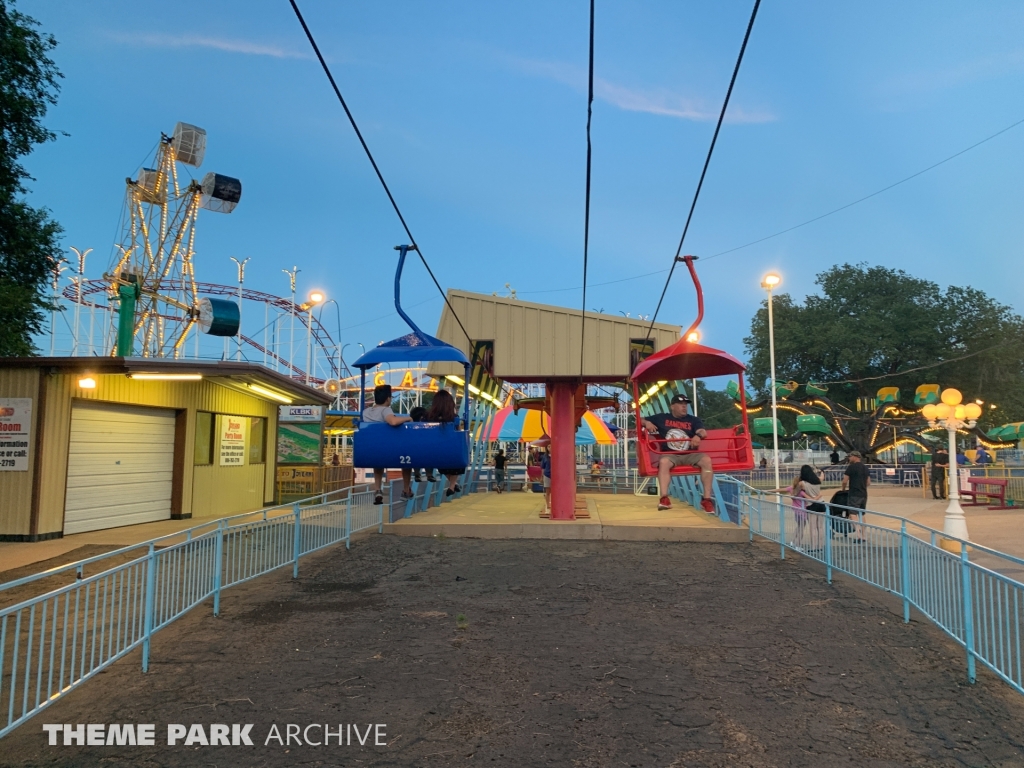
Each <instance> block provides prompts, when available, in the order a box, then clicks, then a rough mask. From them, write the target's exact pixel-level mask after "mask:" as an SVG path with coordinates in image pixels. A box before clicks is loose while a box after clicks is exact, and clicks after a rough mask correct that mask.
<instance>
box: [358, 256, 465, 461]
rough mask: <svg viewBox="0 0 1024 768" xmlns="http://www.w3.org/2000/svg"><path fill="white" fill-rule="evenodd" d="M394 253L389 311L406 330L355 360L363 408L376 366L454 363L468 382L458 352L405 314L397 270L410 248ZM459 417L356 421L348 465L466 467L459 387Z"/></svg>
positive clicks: (463, 359)
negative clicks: (392, 298) (395, 263)
mask: <svg viewBox="0 0 1024 768" xmlns="http://www.w3.org/2000/svg"><path fill="white" fill-rule="evenodd" d="M395 250H397V251H399V257H398V268H397V269H396V271H395V309H397V310H398V314H399V315H400V316H401V318H402V319H403V320H405V322H406V324H408V326H409V327H410V328H411V329H412V333H407V334H406V335H405V336H401V337H399V338H397V339H392V340H391V341H384V342H381V343H380V344H379V345H378V346H376V347H374V348H373V349H371V350H369V351H368V352H366V353H365V354H363V356H362V357H360V358H359V359H358V360H356V362H355V366H356V367H357V368H359V370H360V374H361V376H360V404H359V413H360V417H361V416H362V413H363V411H365V410H366V371H367V370H368V369H370V368H375V367H376V366H378V365H381V364H391V363H404V362H409V361H418V362H447V363H458V364H460V365H462V367H463V371H464V373H463V375H464V377H465V378H464V379H463V381H466V382H468V381H469V378H470V377H469V369H470V366H469V360H468V359H467V358H466V355H465V354H464V353H463V352H462V350H460V349H458V348H457V347H453V346H452V345H451V344H446V343H445V342H443V341H441V340H440V339H437V338H434V337H433V336H430V335H428V334H426V333H424V332H423V331H421V330H420V329H419V328H418V327H417V326H416V324H415V323H414V322H413V321H412V319H411V318H410V317H409V316H408V315H407V314H405V312H404V310H403V309H402V302H401V281H402V268H403V267H404V265H405V256H406V253H407V252H408V251H409V250H410V246H407V245H400V246H396V247H395ZM462 401H463V413H462V418H461V420H460V419H458V418H457V419H456V420H455V421H454V422H449V423H446V424H439V423H437V422H423V421H417V422H406V423H404V424H399V425H398V426H391V425H390V424H380V423H371V424H367V423H361V424H360V425H359V428H358V429H357V430H356V431H355V433H354V434H353V435H352V465H353V466H355V467H359V468H360V469H378V468H384V469H402V468H406V467H408V468H411V469H412V468H425V469H462V468H463V467H466V466H468V465H469V431H468V430H466V429H460V427H461V426H464V425H466V424H468V423H469V395H468V393H467V392H466V390H465V389H463V398H462Z"/></svg>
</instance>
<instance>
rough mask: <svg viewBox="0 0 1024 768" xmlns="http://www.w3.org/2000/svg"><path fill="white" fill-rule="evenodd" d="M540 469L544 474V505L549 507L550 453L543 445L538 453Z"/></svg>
mask: <svg viewBox="0 0 1024 768" xmlns="http://www.w3.org/2000/svg"><path fill="white" fill-rule="evenodd" d="M540 470H541V472H542V473H543V474H544V507H545V508H546V509H549V510H550V509H551V454H550V453H549V452H548V449H547V448H546V447H545V448H544V449H543V450H542V451H541V454H540Z"/></svg>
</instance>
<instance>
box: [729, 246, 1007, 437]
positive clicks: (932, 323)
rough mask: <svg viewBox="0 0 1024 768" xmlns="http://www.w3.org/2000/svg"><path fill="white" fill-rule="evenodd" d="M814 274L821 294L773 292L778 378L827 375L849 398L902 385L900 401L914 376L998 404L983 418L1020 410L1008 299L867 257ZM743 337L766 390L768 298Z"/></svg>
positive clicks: (845, 400)
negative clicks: (796, 296) (800, 298)
mask: <svg viewBox="0 0 1024 768" xmlns="http://www.w3.org/2000/svg"><path fill="white" fill-rule="evenodd" d="M816 283H817V285H818V286H820V288H821V295H811V296H807V297H806V298H805V299H804V302H803V303H802V304H799V303H796V302H795V301H794V300H793V298H792V297H791V296H790V295H788V294H780V295H778V296H776V297H775V298H774V304H773V313H774V318H775V362H776V378H777V380H780V381H787V380H795V381H797V382H800V383H801V384H806V383H808V382H819V383H825V384H828V385H829V397H830V398H831V399H832V400H834V401H836V402H838V403H840V404H842V405H845V406H847V407H849V408H853V407H855V404H856V399H857V397H871V396H873V395H874V394H875V392H877V390H878V389H879V388H880V387H883V386H895V387H899V388H900V390H901V393H902V397H903V402H904V403H905V404H906V403H910V402H912V399H913V393H914V390H915V389H916V388H917V386H918V385H920V384H926V383H940V384H941V385H942V386H943V387H944V388H945V387H956V388H957V389H960V390H961V391H962V392H963V393H964V395H965V396H966V397H969V398H971V399H974V398H980V399H983V400H985V401H986V402H987V403H990V404H996V405H997V406H998V408H997V409H996V410H994V411H992V410H986V421H987V424H988V425H992V424H1002V423H1005V422H1008V421H1014V420H1021V419H1024V386H1022V384H1024V320H1022V318H1021V317H1020V316H1018V315H1016V314H1014V313H1013V311H1012V310H1011V309H1010V307H1007V306H1004V305H1002V304H999V303H998V302H996V301H994V300H993V299H992V298H990V297H989V296H987V295H986V294H985V293H983V292H982V291H978V290H975V289H973V288H962V287H959V286H951V287H949V288H947V289H946V291H945V292H943V291H942V290H941V289H940V288H939V287H938V286H937V285H936V284H935V283H932V282H930V281H928V280H921V279H919V278H915V277H912V276H910V275H908V274H907V273H906V272H903V271H902V270H896V269H887V268H885V267H868V266H867V265H866V264H859V265H850V264H843V265H837V266H834V267H832V268H831V269H829V270H827V271H825V272H822V273H821V274H819V275H818V277H817V280H816ZM744 343H745V345H746V349H747V353H748V355H749V356H750V379H751V382H752V384H754V385H755V386H757V387H758V388H759V390H760V391H761V392H762V393H763V392H766V391H767V389H766V388H767V384H766V383H765V382H766V380H767V379H768V378H769V374H770V367H769V366H770V362H769V350H768V312H767V304H766V303H764V304H762V307H761V309H759V310H758V311H757V313H756V314H755V315H754V318H753V320H752V322H751V329H750V336H749V337H747V338H746V339H744ZM937 363H938V364H939V365H936V364H937ZM918 368H923V370H915V369H918Z"/></svg>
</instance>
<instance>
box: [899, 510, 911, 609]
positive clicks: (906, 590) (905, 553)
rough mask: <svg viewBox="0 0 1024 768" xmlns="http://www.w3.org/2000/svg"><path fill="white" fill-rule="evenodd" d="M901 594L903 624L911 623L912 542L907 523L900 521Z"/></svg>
mask: <svg viewBox="0 0 1024 768" xmlns="http://www.w3.org/2000/svg"><path fill="white" fill-rule="evenodd" d="M900 592H902V593H903V623H904V624H907V623H909V622H910V542H909V541H907V521H906V520H901V521H900Z"/></svg>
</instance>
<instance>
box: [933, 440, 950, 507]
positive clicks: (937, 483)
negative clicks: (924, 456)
mask: <svg viewBox="0 0 1024 768" xmlns="http://www.w3.org/2000/svg"><path fill="white" fill-rule="evenodd" d="M947 471H949V451H947V450H946V449H945V448H942V447H941V446H940V447H939V448H936V449H935V453H933V454H932V498H933V499H944V498H946V472H947Z"/></svg>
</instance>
